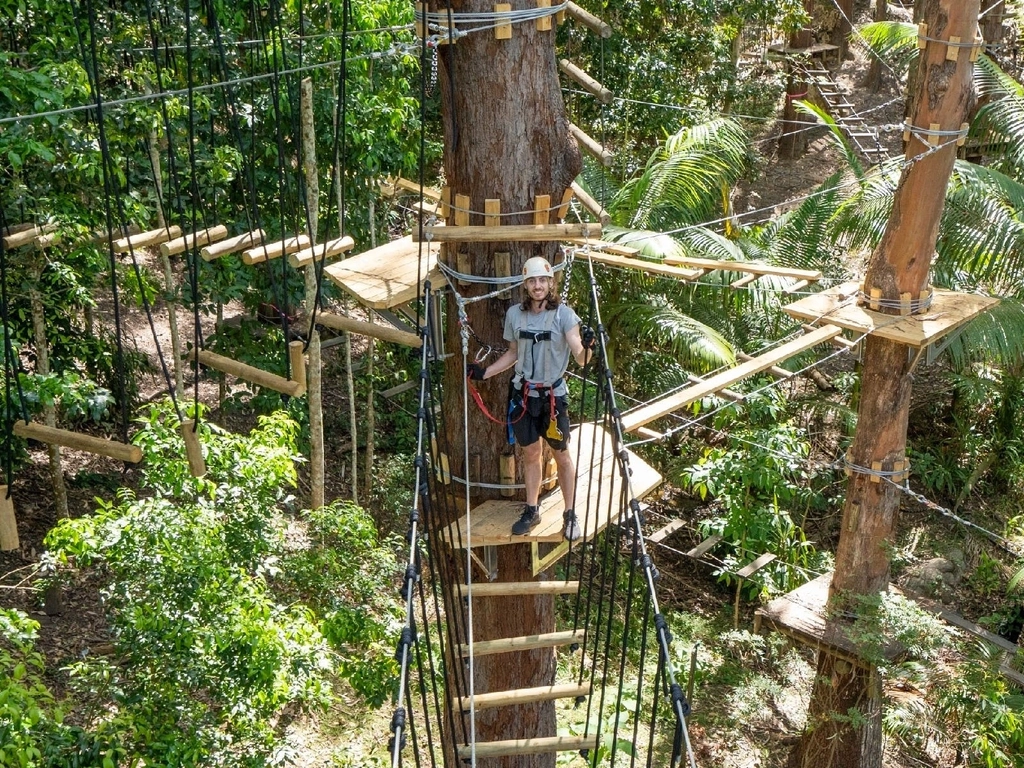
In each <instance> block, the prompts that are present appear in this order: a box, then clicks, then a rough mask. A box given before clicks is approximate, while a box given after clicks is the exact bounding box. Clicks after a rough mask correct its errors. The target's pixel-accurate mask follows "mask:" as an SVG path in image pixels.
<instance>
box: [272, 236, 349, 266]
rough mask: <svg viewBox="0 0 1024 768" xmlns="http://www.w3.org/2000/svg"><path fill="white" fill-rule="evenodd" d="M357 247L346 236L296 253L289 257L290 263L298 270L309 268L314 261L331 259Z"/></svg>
mask: <svg viewBox="0 0 1024 768" xmlns="http://www.w3.org/2000/svg"><path fill="white" fill-rule="evenodd" d="M355 245H356V242H355V240H353V239H352V238H351V237H349V236H348V235H345V236H344V237H339V238H336V239H334V240H328V241H327V242H325V243H317V244H316V245H311V246H309V247H308V248H303V249H302V250H301V251H296V252H295V253H293V254H291V255H290V256H289V257H288V263H289V264H290V265H291V266H293V267H295V268H296V269H299V268H301V267H307V266H309V265H310V264H312V263H313V262H314V261H318V260H323V259H329V258H331V257H332V256H338V255H339V254H342V253H345V252H346V251H351V250H352V249H353V248H355Z"/></svg>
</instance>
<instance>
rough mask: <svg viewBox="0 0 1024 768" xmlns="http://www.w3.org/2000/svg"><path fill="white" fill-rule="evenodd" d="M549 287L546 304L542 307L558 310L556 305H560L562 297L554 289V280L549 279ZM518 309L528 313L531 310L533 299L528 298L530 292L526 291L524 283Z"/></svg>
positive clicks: (556, 289)
mask: <svg viewBox="0 0 1024 768" xmlns="http://www.w3.org/2000/svg"><path fill="white" fill-rule="evenodd" d="M548 280H550V281H551V285H550V287H549V288H548V295H547V302H546V303H545V305H544V309H558V305H559V304H561V303H562V297H561V296H559V295H558V288H556V287H555V278H553V277H549V278H548ZM519 307H520V309H522V310H523V311H524V312H529V311H530V310H531V309H533V299H531V298H530V292H529V291H528V290H526V283H525V282H524V283H523V303H522V304H520V305H519Z"/></svg>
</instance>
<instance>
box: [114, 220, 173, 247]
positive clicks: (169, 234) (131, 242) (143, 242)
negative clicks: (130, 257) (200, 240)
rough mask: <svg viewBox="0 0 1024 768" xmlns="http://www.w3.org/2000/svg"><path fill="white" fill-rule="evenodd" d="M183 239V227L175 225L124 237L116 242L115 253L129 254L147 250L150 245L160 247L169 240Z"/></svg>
mask: <svg viewBox="0 0 1024 768" xmlns="http://www.w3.org/2000/svg"><path fill="white" fill-rule="evenodd" d="M177 237H181V227H179V226H177V225H175V226H171V227H164V228H163V229H151V230H149V231H148V232H140V233H139V234H137V235H130V236H128V237H122V238H121V239H120V240H115V241H114V253H128V252H129V251H133V250H135V249H136V248H146V247H148V246H150V245H159V244H160V243H166V242H167V241H168V240H174V239H175V238H177Z"/></svg>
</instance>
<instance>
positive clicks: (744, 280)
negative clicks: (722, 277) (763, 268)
mask: <svg viewBox="0 0 1024 768" xmlns="http://www.w3.org/2000/svg"><path fill="white" fill-rule="evenodd" d="M762 277H763V275H744V276H743V277H741V278H740V279H739V280H734V281H733V282H731V283H729V287H730V288H744V287H746V286H748V285H750V284H751V283H752V282H754V281H755V280H760V279H761V278H762Z"/></svg>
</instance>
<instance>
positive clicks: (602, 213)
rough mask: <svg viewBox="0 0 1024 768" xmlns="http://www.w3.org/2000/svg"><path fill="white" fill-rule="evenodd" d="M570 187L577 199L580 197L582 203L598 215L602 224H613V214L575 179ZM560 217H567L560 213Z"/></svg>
mask: <svg viewBox="0 0 1024 768" xmlns="http://www.w3.org/2000/svg"><path fill="white" fill-rule="evenodd" d="M569 189H571V190H572V193H573V194H574V195H576V197H577V199H579V201H580V204H581V205H582V206H583V207H584V208H586V209H587V210H588V211H590V212H591V213H592V214H594V215H595V216H596V217H597V220H598V221H600V222H601V225H602V226H608V225H609V224H611V222H612V215H611V214H610V213H608V211H606V210H605V209H604V207H603V206H602V205H601V204H600V203H599V202H597V200H595V199H594V198H593V197H591V196H590V194H588V193H587V190H585V189H584V188H583V187H581V186H580V185H579V184H577V183H576V182H575V181H574V182H573V183H572V184H570V185H569ZM566 202H568V201H566ZM559 218H565V215H564V214H562V213H559Z"/></svg>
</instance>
